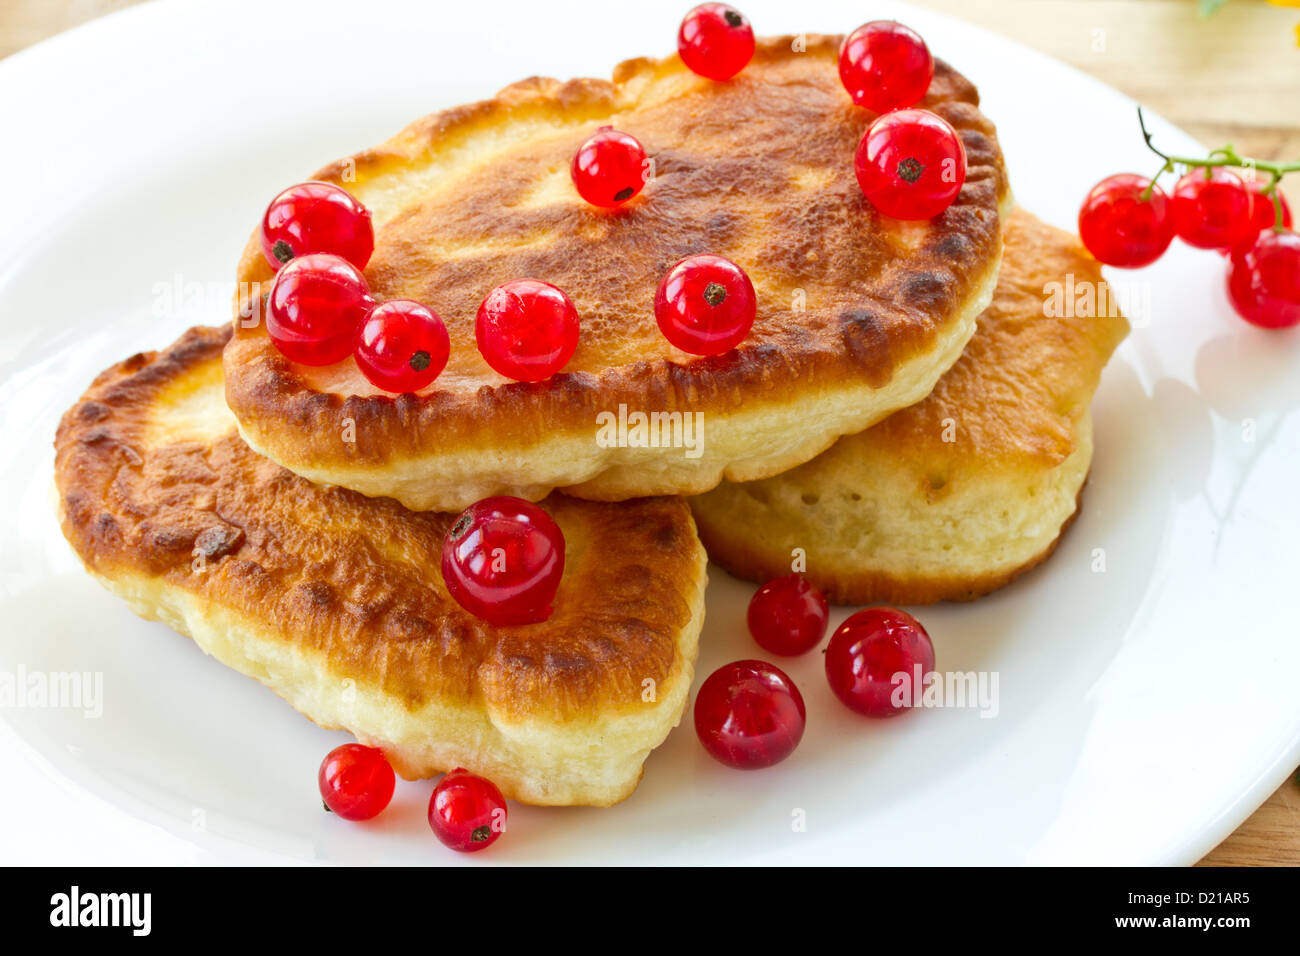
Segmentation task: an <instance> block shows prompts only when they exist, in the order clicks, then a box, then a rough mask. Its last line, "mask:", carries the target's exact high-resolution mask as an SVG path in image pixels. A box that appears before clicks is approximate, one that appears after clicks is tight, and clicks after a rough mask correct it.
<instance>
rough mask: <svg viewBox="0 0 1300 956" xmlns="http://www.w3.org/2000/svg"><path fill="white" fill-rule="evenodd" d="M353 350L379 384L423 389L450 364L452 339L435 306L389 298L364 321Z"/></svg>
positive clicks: (404, 389)
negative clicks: (448, 358) (448, 362)
mask: <svg viewBox="0 0 1300 956" xmlns="http://www.w3.org/2000/svg"><path fill="white" fill-rule="evenodd" d="M353 354H354V355H355V356H356V360H357V366H358V367H359V368H360V369H361V371H362V372H363V373H364V374H365V376H366V378H368V379H370V381H371V382H372V383H373V384H375V385H377V386H378V387H379V388H382V389H384V390H385V391H389V392H418V391H419V390H420V389H422V388H424V387H425V386H427V385H428V384H429V383H430V382H432V381H433V380H434V379H435V378H437V377H438V376H439V375H440V374H442V370H443V369H444V368H446V366H447V357H448V356H449V355H450V354H451V340H450V339H449V338H448V336H447V327H446V326H445V325H443V324H442V319H440V318H439V317H438V314H437V313H436V312H434V311H433V310H432V309H429V308H427V307H425V306H423V305H421V304H420V303H418V302H412V301H411V300H410V299H389V300H388V301H387V302H384V303H382V304H380V305H377V306H375V307H374V308H373V309H371V310H370V314H369V315H367V316H366V318H365V320H364V321H363V322H362V323H361V328H360V329H358V331H357V342H356V349H355V351H354V352H353Z"/></svg>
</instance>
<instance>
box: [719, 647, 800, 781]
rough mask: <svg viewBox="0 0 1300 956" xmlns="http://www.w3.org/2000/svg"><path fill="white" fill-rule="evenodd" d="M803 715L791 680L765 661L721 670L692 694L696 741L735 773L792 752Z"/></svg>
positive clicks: (798, 697)
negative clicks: (697, 739)
mask: <svg viewBox="0 0 1300 956" xmlns="http://www.w3.org/2000/svg"><path fill="white" fill-rule="evenodd" d="M807 716H808V714H807V711H806V710H805V709H804V704H803V697H802V696H801V695H800V693H799V688H798V687H795V686H794V681H792V680H790V678H789V677H787V676H786V675H785V673H784V672H782V671H781V670H780V669H778V668H776V667H773V666H772V665H771V664H768V663H765V662H764V661H735V662H734V663H731V664H725V665H723V666H722V667H719V668H718V669H717V670H716V671H714V672H713V673H712V674H710V675H709V677H708V679H707V680H705V682H704V683H703V684H701V685H700V692H699V693H698V694H696V696H695V733H696V734H698V735H699V738H700V743H702V744H704V749H705V750H707V751H708V752H709V754H710V755H711V756H713V757H714V758H715V759H716V760H718V761H719V762H721V763H724V764H726V765H727V766H728V767H735V768H736V769H738V770H758V769H760V768H762V767H770V766H772V765H773V764H776V763H780V762H781V761H782V760H784V759H785V758H786V757H788V756H790V754H792V753H794V748H795V747H797V746H799V741H800V740H802V739H803V730H804V724H805V723H806V722H807Z"/></svg>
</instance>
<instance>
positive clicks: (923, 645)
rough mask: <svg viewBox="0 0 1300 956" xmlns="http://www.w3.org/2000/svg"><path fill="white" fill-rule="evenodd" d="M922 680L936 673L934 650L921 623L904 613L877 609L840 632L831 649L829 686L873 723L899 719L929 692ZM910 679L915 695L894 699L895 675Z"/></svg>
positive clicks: (856, 617)
mask: <svg viewBox="0 0 1300 956" xmlns="http://www.w3.org/2000/svg"><path fill="white" fill-rule="evenodd" d="M918 667H919V668H920V671H919V673H920V676H921V678H924V677H925V675H926V674H928V673H930V672H931V671H932V670H934V645H933V644H932V643H931V642H930V635H929V634H927V633H926V632H925V628H923V627H922V626H921V623H920V621H918V620H917V619H916V618H914V617H912V615H910V614H908V613H906V612H905V611H899V610H897V609H895V608H890V607H872V608H867V609H866V610H865V611H859V612H858V613H857V614H854V615H852V616H850V617H849V618H848V619H847V620H845V622H844V623H843V624H841V625H840V626H839V627H838V628H836V630H835V633H834V634H832V635H831V640H830V644H828V645H827V647H826V680H827V681H828V682H829V683H830V685H831V690H832V691H834V692H835V696H836V697H838V698H839V699H840V700H842V701H843V702H844V703H845V704H846V705H848V706H849V707H851V708H852V709H853V710H856V711H857V712H858V713H860V714H865V715H867V716H868V717H896V716H897V715H898V714H901V713H902V712H903V711H904V710H906V709H907V708H908V707H910V706H911V703H912V700H913V699H914V697H915V698H919V697H920V695H921V692H922V691H923V690H924V687H923V686H920V685H919V684H918V681H917V679H916V677H917V673H918V671H917V668H918ZM896 674H898V675H906V680H907V681H908V682H909V683H907V684H905V685H903V686H904V688H905V689H906V688H910V691H911V694H912V695H914V697H912V696H908V695H906V694H905V695H903V697H902V700H901V701H896V700H895V699H894V691H895V688H896V687H898V686H899V685H898V684H896V683H895V680H894V675H896Z"/></svg>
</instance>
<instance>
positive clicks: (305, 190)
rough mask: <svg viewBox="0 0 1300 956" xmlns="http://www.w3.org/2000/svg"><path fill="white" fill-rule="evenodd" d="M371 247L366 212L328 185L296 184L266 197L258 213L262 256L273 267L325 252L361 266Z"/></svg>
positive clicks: (371, 229)
mask: <svg viewBox="0 0 1300 956" xmlns="http://www.w3.org/2000/svg"><path fill="white" fill-rule="evenodd" d="M374 251H375V227H374V225H373V223H371V221H370V210H368V209H367V208H366V207H365V206H363V205H361V203H359V202H357V200H356V199H355V198H354V197H353V195H352V194H351V193H350V192H348V191H347V190H346V189H341V188H339V187H338V186H335V185H333V184H332V183H315V182H312V183H299V184H298V185H297V186H290V187H289V188H288V189H286V190H285V191H284V192H282V193H280V195H278V196H276V197H275V198H274V199H272V200H271V205H269V206H267V207H266V215H264V216H263V217H262V255H264V256H266V261H267V262H269V263H270V264H271V268H272V269H279V268H280V267H281V266H282V265H284V264H285V263H286V262H288V261H290V260H291V259H296V258H298V257H299V256H305V255H308V254H310V253H313V252H327V253H330V254H331V255H335V256H340V257H341V258H344V259H346V260H348V262H350V263H352V264H353V265H354V266H356V267H357V268H358V269H364V268H365V267H366V263H367V262H369V261H370V254H371V253H372V252H374Z"/></svg>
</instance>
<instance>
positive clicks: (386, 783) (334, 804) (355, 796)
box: [317, 744, 397, 820]
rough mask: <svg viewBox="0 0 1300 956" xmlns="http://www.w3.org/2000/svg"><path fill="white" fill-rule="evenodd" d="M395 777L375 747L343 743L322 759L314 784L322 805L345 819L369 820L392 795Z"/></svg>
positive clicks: (383, 806) (390, 767)
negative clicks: (318, 788) (318, 791)
mask: <svg viewBox="0 0 1300 956" xmlns="http://www.w3.org/2000/svg"><path fill="white" fill-rule="evenodd" d="M396 783H397V780H396V777H395V776H394V775H393V768H392V766H391V765H390V764H389V763H388V759H387V758H386V757H385V756H384V755H383V753H382V752H381V751H380V750H378V749H376V748H375V747H365V746H362V745H361V744H344V745H343V746H341V747H335V748H334V749H333V750H331V751H330V752H329V753H328V754H326V755H325V759H324V760H323V761H321V765H320V772H319V773H318V774H317V784H318V785H319V786H320V797H321V800H322V801H324V803H325V808H326V809H327V810H330V811H332V812H333V813H337V814H338V815H339V816H341V817H342V818H343V819H345V820H369V819H370V818H371V817H374V816H377V815H378V814H379V813H380V812H381V811H382V810H383V809H384V808H385V807H387V806H388V804H389V801H391V800H392V799H393V789H394V787H395V786H396Z"/></svg>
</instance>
